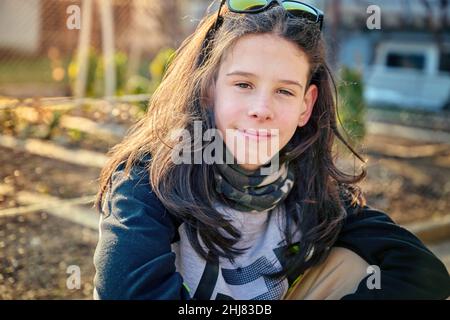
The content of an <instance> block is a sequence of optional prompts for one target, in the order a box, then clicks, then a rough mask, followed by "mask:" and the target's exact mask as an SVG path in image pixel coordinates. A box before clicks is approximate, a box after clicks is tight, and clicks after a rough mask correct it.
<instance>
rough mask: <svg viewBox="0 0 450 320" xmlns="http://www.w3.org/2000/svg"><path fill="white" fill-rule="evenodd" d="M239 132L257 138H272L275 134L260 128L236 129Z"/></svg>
mask: <svg viewBox="0 0 450 320" xmlns="http://www.w3.org/2000/svg"><path fill="white" fill-rule="evenodd" d="M237 130H238V131H239V132H240V133H242V134H244V135H246V136H251V137H257V138H272V137H274V136H276V135H275V134H273V133H272V132H271V131H272V130H269V129H260V130H255V129H237Z"/></svg>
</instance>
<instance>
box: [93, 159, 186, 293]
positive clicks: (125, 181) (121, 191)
mask: <svg viewBox="0 0 450 320" xmlns="http://www.w3.org/2000/svg"><path fill="white" fill-rule="evenodd" d="M110 186H111V188H110V191H109V192H108V194H107V195H106V197H105V200H106V202H105V205H104V206H103V210H102V211H103V215H102V216H101V218H100V226H99V228H100V235H99V241H98V244H97V247H96V250H95V254H94V266H95V269H96V274H95V277H94V298H95V299H115V300H116V299H117V300H118V299H148V300H159V299H164V300H166V299H170V300H184V299H189V298H190V297H189V293H188V292H187V290H186V289H185V287H184V286H183V279H182V277H181V275H180V274H179V273H178V272H176V268H175V254H174V253H173V252H172V251H171V240H172V238H173V236H174V232H175V227H174V225H173V222H172V220H171V219H170V217H169V213H168V212H167V211H166V210H165V208H164V207H163V205H162V203H161V202H160V201H159V200H158V198H157V197H156V196H155V194H154V193H153V192H152V191H151V189H150V185H149V179H148V173H147V170H146V169H145V168H144V166H143V165H139V166H135V167H134V168H133V170H132V171H131V174H130V176H128V177H126V176H125V174H124V172H123V170H122V169H120V170H117V171H116V172H115V173H114V174H113V176H112V179H111V185H110Z"/></svg>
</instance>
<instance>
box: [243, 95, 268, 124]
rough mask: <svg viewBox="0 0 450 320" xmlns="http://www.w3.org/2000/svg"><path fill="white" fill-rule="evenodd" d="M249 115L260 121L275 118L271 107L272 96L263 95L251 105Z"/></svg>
mask: <svg viewBox="0 0 450 320" xmlns="http://www.w3.org/2000/svg"><path fill="white" fill-rule="evenodd" d="M248 115H249V116H250V117H252V118H255V119H257V120H260V121H265V120H269V119H272V118H273V111H272V108H271V102H270V98H268V97H262V98H261V99H258V100H257V101H255V102H254V103H252V105H251V106H250V108H249V110H248Z"/></svg>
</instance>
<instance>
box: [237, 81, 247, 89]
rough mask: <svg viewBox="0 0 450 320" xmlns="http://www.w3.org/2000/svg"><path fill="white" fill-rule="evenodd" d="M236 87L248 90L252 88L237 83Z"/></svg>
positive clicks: (245, 84)
mask: <svg viewBox="0 0 450 320" xmlns="http://www.w3.org/2000/svg"><path fill="white" fill-rule="evenodd" d="M236 86H238V87H239V88H242V89H248V88H250V85H249V84H248V83H243V82H242V83H236Z"/></svg>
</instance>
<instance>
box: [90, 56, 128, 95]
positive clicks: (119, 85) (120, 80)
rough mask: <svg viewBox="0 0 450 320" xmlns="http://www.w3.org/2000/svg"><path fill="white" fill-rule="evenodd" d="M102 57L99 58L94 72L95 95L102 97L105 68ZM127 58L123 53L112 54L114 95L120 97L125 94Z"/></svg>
mask: <svg viewBox="0 0 450 320" xmlns="http://www.w3.org/2000/svg"><path fill="white" fill-rule="evenodd" d="M103 61H104V57H103V56H101V57H100V58H99V63H98V64H97V70H96V95H97V96H102V95H104V92H103V88H104V83H105V66H104V62H103ZM127 64H128V57H127V55H126V54H125V53H123V52H116V53H115V54H114V66H115V70H116V92H115V94H116V95H118V96H120V95H124V94H125V89H126V83H127V79H126V74H127Z"/></svg>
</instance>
